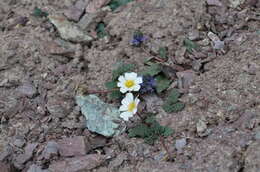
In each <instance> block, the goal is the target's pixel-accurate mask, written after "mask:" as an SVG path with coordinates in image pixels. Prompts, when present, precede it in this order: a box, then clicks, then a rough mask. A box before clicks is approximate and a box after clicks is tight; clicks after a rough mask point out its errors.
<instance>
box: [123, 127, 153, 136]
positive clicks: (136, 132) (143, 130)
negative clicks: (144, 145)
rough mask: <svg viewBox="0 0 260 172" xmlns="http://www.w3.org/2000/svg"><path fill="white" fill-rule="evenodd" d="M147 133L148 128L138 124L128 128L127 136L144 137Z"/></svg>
mask: <svg viewBox="0 0 260 172" xmlns="http://www.w3.org/2000/svg"><path fill="white" fill-rule="evenodd" d="M148 133H149V128H148V127H147V126H146V125H144V124H140V125H138V126H136V127H134V128H132V129H130V130H129V133H128V136H129V137H141V138H145V137H147V136H148Z"/></svg>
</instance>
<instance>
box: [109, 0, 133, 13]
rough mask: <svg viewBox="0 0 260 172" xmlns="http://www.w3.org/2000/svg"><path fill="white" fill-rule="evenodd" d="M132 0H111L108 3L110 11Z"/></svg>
mask: <svg viewBox="0 0 260 172" xmlns="http://www.w3.org/2000/svg"><path fill="white" fill-rule="evenodd" d="M132 1H133V0H112V1H110V3H109V4H108V6H109V7H110V8H111V10H112V11H114V10H116V9H117V8H118V7H120V6H122V5H126V4H127V3H129V2H132Z"/></svg>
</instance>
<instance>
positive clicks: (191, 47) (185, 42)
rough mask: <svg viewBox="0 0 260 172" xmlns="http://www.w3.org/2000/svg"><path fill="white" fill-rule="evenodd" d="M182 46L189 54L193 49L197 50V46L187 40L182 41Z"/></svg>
mask: <svg viewBox="0 0 260 172" xmlns="http://www.w3.org/2000/svg"><path fill="white" fill-rule="evenodd" d="M184 46H185V47H186V48H187V51H188V52H190V53H192V52H193V50H194V49H195V50H197V49H198V48H199V46H198V45H197V44H196V43H194V42H193V41H191V40H189V39H184Z"/></svg>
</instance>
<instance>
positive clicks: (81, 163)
mask: <svg viewBox="0 0 260 172" xmlns="http://www.w3.org/2000/svg"><path fill="white" fill-rule="evenodd" d="M104 161H105V158H104V156H103V155H99V154H89V155H86V156H81V157H75V158H67V159H65V160H63V161H57V162H53V163H52V164H51V165H50V166H49V171H50V172H64V170H65V169H66V172H84V171H88V170H92V169H94V168H96V167H98V166H100V165H101V164H102V163H103V162H104Z"/></svg>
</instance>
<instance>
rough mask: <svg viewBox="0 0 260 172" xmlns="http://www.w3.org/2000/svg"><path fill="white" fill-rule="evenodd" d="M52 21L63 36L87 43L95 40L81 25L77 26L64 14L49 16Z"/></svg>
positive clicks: (66, 38) (73, 40)
mask: <svg viewBox="0 0 260 172" xmlns="http://www.w3.org/2000/svg"><path fill="white" fill-rule="evenodd" d="M48 18H49V19H50V21H51V23H52V24H53V25H54V26H55V27H56V28H57V29H58V31H59V33H60V36H61V38H63V39H65V40H68V41H72V42H77V43H87V42H90V41H92V40H93V38H92V37H91V36H89V35H87V33H85V32H84V31H83V30H81V29H80V28H79V27H77V26H76V25H75V24H74V23H72V22H69V21H68V20H67V19H66V18H65V17H63V16H48Z"/></svg>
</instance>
